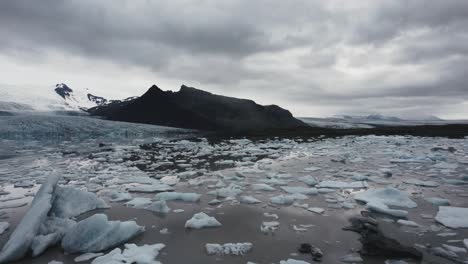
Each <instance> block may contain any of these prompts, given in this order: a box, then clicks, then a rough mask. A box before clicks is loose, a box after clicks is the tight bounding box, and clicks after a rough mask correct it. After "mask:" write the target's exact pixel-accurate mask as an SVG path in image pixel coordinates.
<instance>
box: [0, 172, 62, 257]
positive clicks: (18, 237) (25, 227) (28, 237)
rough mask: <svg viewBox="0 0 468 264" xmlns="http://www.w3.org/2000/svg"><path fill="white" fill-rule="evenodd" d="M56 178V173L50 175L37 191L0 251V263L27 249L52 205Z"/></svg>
mask: <svg viewBox="0 0 468 264" xmlns="http://www.w3.org/2000/svg"><path fill="white" fill-rule="evenodd" d="M58 180H59V176H58V175H52V176H51V177H49V178H48V179H47V181H46V182H44V183H43V184H42V186H41V188H40V189H39V190H38V191H37V193H36V196H35V197H34V200H33V201H32V203H31V207H30V208H29V210H28V211H27V212H26V214H25V215H24V217H23V219H22V220H21V222H20V223H19V224H18V226H17V227H16V229H15V231H13V233H12V234H11V236H10V238H9V240H8V242H7V243H6V244H5V246H4V247H3V249H2V251H1V252H0V263H5V262H10V261H14V260H18V259H20V258H22V257H23V256H24V255H25V254H26V252H27V251H28V250H29V248H30V246H31V244H32V242H33V240H34V237H35V236H36V234H37V232H38V230H39V227H40V226H41V224H42V222H44V220H45V219H46V217H47V213H48V212H49V210H50V208H51V207H52V198H53V192H54V190H55V187H56V186H57V182H58Z"/></svg>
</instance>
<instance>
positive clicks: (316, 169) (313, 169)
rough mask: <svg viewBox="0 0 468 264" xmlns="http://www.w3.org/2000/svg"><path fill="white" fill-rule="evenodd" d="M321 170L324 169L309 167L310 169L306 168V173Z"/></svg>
mask: <svg viewBox="0 0 468 264" xmlns="http://www.w3.org/2000/svg"><path fill="white" fill-rule="evenodd" d="M321 169H322V168H319V167H308V168H305V169H304V171H308V172H312V171H319V170H321Z"/></svg>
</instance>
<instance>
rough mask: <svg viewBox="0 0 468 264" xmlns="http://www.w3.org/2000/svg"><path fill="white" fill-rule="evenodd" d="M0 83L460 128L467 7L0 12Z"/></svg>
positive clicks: (317, 5)
mask: <svg viewBox="0 0 468 264" xmlns="http://www.w3.org/2000/svg"><path fill="white" fill-rule="evenodd" d="M0 74H1V76H2V77H1V79H0V86H1V85H10V86H11V85H14V86H15V87H24V88H31V89H32V87H34V88H36V87H50V86H53V85H54V84H55V83H58V82H65V83H67V84H68V85H69V86H71V87H72V88H89V89H90V90H92V91H94V92H95V93H96V94H97V95H104V96H107V97H113V98H118V97H124V96H130V95H140V94H141V93H143V92H144V91H146V90H147V89H148V88H149V87H150V86H151V85H152V84H157V85H158V86H159V87H160V88H162V89H164V90H178V89H179V87H180V85H181V84H185V85H188V86H193V87H196V88H200V89H203V90H207V91H210V92H213V93H218V94H223V95H229V96H236V97H242V98H250V99H254V100H256V101H257V102H259V103H261V104H278V105H280V106H282V107H284V108H287V109H289V110H290V111H291V112H292V113H293V114H294V115H296V116H332V115H334V114H348V113H349V114H366V113H382V114H387V115H399V116H403V117H404V116H424V115H437V116H440V117H443V118H468V1H467V0H443V1H442V0H432V1H423V0H401V1H400V0H388V1H384V0H378V1H376V0H356V1H349V0H341V1H336V0H320V1H314V0H304V1H295V0H290V1H289V0H288V1H270V0H245V1H241V0H232V1H229V0H228V1H224V0H212V1H205V0H191V1H190V0H171V1H156V0H154V1H151V0H126V1H124V0H99V1H96V0H67V1H66V0H41V1H37V0H1V1H0ZM24 88H23V89H24ZM18 89H20V88H18Z"/></svg>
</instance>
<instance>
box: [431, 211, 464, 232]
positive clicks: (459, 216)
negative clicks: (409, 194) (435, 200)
mask: <svg viewBox="0 0 468 264" xmlns="http://www.w3.org/2000/svg"><path fill="white" fill-rule="evenodd" d="M435 220H436V221H437V222H439V223H441V224H443V225H444V226H446V227H450V228H468V208H463V207H453V206H439V211H438V212H437V215H436V217H435Z"/></svg>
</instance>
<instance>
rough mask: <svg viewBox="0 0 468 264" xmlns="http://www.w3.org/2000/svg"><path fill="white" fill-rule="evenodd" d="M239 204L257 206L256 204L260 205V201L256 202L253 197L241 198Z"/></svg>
mask: <svg viewBox="0 0 468 264" xmlns="http://www.w3.org/2000/svg"><path fill="white" fill-rule="evenodd" d="M240 202H241V203H243V204H258V203H261V202H262V201H260V200H258V199H257V198H255V197H253V196H241V197H240Z"/></svg>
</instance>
